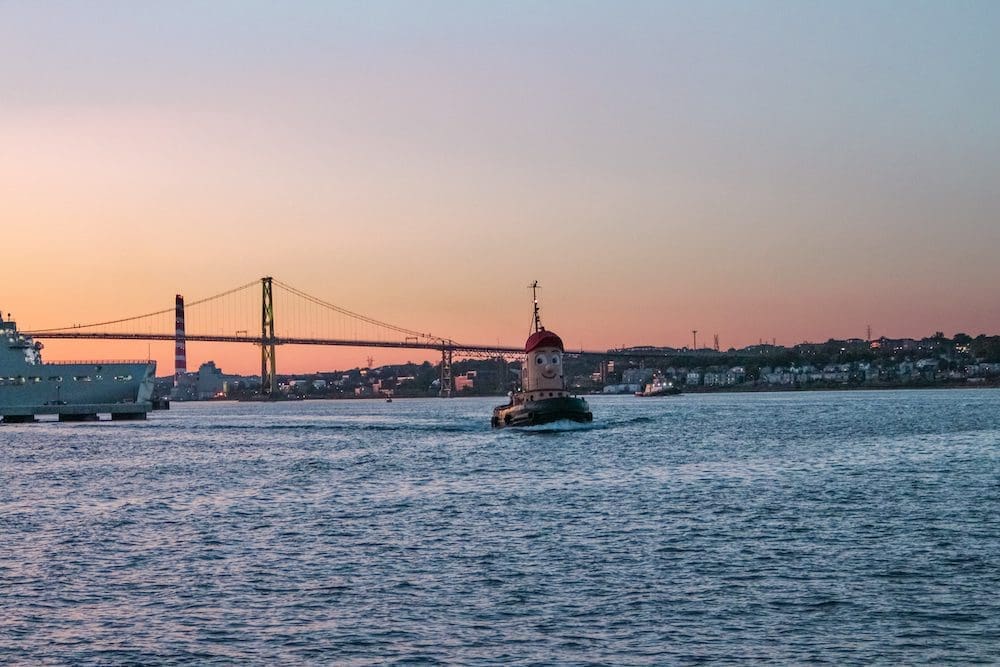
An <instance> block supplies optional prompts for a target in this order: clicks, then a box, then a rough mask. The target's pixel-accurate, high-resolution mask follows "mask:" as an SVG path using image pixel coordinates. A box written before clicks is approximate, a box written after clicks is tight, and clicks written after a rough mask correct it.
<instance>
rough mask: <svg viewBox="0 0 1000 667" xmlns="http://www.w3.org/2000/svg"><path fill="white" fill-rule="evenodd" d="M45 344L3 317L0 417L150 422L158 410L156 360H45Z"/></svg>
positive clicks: (0, 331) (0, 320) (10, 419)
mask: <svg viewBox="0 0 1000 667" xmlns="http://www.w3.org/2000/svg"><path fill="white" fill-rule="evenodd" d="M41 351H42V344H41V343H39V342H35V341H34V340H33V339H32V338H31V337H30V336H26V335H25V334H23V333H20V332H18V330H17V324H16V323H14V322H13V321H9V320H7V321H5V320H4V319H3V316H2V314H0V417H2V418H3V421H4V422H8V423H10V422H26V421H34V419H35V415H42V414H49V415H59V419H60V421H93V420H96V419H98V415H99V414H102V413H103V414H109V415H110V416H111V419H114V420H119V419H144V418H145V417H146V413H147V412H148V411H149V410H150V409H152V404H151V403H150V398H151V396H152V393H153V383H154V381H155V379H156V362H155V361H81V362H67V363H51V364H46V363H43V362H42V354H41Z"/></svg>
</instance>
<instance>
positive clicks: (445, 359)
mask: <svg viewBox="0 0 1000 667" xmlns="http://www.w3.org/2000/svg"><path fill="white" fill-rule="evenodd" d="M451 355H452V350H451V348H447V347H442V348H441V390H440V392H438V396H440V397H441V398H451V388H452V384H453V383H452V378H451Z"/></svg>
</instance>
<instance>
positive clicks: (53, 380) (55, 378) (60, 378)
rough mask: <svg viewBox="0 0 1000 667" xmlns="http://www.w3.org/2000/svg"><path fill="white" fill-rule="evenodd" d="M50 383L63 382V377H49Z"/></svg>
mask: <svg viewBox="0 0 1000 667" xmlns="http://www.w3.org/2000/svg"><path fill="white" fill-rule="evenodd" d="M49 382H62V376H61V375H50V376H49Z"/></svg>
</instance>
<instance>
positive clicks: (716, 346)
mask: <svg viewBox="0 0 1000 667" xmlns="http://www.w3.org/2000/svg"><path fill="white" fill-rule="evenodd" d="M714 338H715V345H714V347H715V351H716V352H718V351H719V334H715V336H714Z"/></svg>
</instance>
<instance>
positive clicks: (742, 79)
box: [0, 0, 1000, 375]
mask: <svg viewBox="0 0 1000 667" xmlns="http://www.w3.org/2000/svg"><path fill="white" fill-rule="evenodd" d="M998 34H1000V3H996V2H992V1H983V2H971V1H961V0H956V1H949V2H944V1H941V2H922V1H919V0H912V1H905V2H904V1H896V2H885V1H882V2H880V1H865V2H860V1H858V2H853V1H838V2H800V1H791V0H789V1H768V0H759V1H756V2H741V1H739V0H729V1H725V2H721V1H712V0H708V1H705V2H669V1H665V0H664V1H658V2H641V1H633V2H610V1H609V2H595V1H587V0H577V1H551V2H535V1H531V2H528V1H523V2H517V1H512V2H504V3H493V2H477V1H468V2H450V1H444V0H441V1H420V0H411V1H405V2H403V1H401V2H378V1H374V2H333V1H330V2H254V1H246V0H241V1H239V2H236V1H232V2H226V1H217V2H211V3H204V2H186V1H183V0H175V1H172V2H164V3H135V2H128V1H121V2H104V1H100V0H98V1H96V2H88V3H73V2H57V1H51V2H49V1H45V0H41V1H31V2H28V1H19V0H6V1H5V0H0V63H2V64H0V226H2V229H3V243H2V247H3V249H4V253H3V274H4V276H5V280H4V281H3V287H2V289H0V309H2V310H3V312H4V313H7V312H10V313H12V314H13V315H14V317H15V319H17V321H18V323H19V325H20V326H21V327H22V328H25V329H29V328H30V329H41V328H46V327H50V326H62V325H65V324H70V323H87V322H96V321H103V320H107V319H115V318H119V317H127V316H130V315H137V314H142V313H147V312H151V311H156V310H161V309H166V308H170V307H172V305H173V297H174V294H177V293H180V294H184V295H185V297H186V298H188V299H189V300H194V299H197V298H200V297H204V296H209V295H212V294H216V293H219V292H223V291H225V290H227V289H229V288H232V287H236V286H238V285H243V284H245V283H248V282H250V281H253V280H256V279H259V278H260V277H262V276H265V275H272V276H274V277H275V278H278V279H280V280H281V281H283V282H284V283H287V284H290V285H293V286H295V287H297V288H299V289H301V290H303V291H305V292H307V293H309V294H312V295H314V296H316V297H319V298H321V299H323V300H325V301H328V302H331V303H335V304H337V305H338V306H342V307H344V308H347V309H350V310H352V311H355V312H359V313H363V314H365V315H368V316H371V317H374V318H376V319H379V320H384V321H389V322H392V323H396V324H399V325H401V326H404V327H406V328H411V329H415V330H418V331H431V332H434V333H436V334H438V335H444V336H447V337H450V338H453V339H455V340H460V341H465V342H469V343H484V344H491V343H497V342H499V343H501V344H504V345H519V344H521V343H522V342H523V340H524V338H525V337H526V335H527V333H528V324H529V322H530V315H531V310H530V309H531V296H530V291H529V290H527V289H526V287H527V285H529V284H530V283H531V282H532V281H533V280H538V281H539V283H540V284H541V285H542V291H541V303H542V315H543V322H544V323H545V324H546V326H547V327H548V328H550V329H553V330H555V331H557V332H558V333H559V334H560V335H561V336H562V337H563V338H564V340H565V341H566V343H567V345H568V346H570V347H584V348H587V349H601V348H606V347H611V346H621V345H670V346H682V345H689V344H690V343H691V331H692V330H694V329H697V330H698V331H699V343H701V342H709V341H710V340H711V338H710V337H711V336H712V335H713V334H718V336H719V339H720V343H721V345H722V347H723V348H728V347H730V346H734V347H741V346H744V345H747V344H752V343H756V342H758V341H759V340H761V339H764V340H770V339H775V340H777V342H778V343H779V344H788V345H790V344H794V343H797V342H802V341H823V340H827V339H828V338H846V337H864V336H865V331H866V327H867V326H869V325H870V326H871V329H872V333H873V335H874V336H881V335H886V336H892V337H904V336H911V337H922V336H926V335H930V334H932V333H934V332H935V331H943V332H945V333H946V334H948V335H951V334H953V333H955V332H959V331H962V332H966V333H971V334H972V335H976V334H978V333H994V334H995V333H1000V293H998V285H1000V262H998V261H997V253H998V250H1000V40H998V39H996V35H998ZM147 355H151V356H153V357H154V358H156V359H157V360H158V362H159V372H160V374H161V375H162V374H167V373H168V372H169V371H170V370H172V366H173V362H172V357H173V349H172V345H171V344H169V343H152V344H147V343H118V342H114V341H100V342H91V343H71V342H66V341H51V342H49V343H47V345H46V350H45V358H46V360H49V361H54V360H65V359H79V358H117V357H128V358H145V357H146V356H147ZM188 356H189V362H188V364H189V367H197V364H198V363H201V362H203V361H206V360H209V359H214V360H215V361H216V362H217V363H219V365H220V366H221V367H222V368H223V369H224V370H225V371H226V372H239V373H251V372H254V371H255V370H259V363H260V361H259V352H257V351H256V350H255V349H254V348H252V347H250V346H238V345H237V346H233V345H230V346H221V345H215V346H212V345H207V344H201V345H196V344H194V343H192V344H190V345H189V349H188ZM368 356H372V357H373V358H374V359H375V363H376V365H378V364H380V363H393V362H399V361H405V360H408V359H412V360H418V361H419V360H423V359H424V358H426V357H424V356H421V353H418V352H388V351H385V350H374V351H371V350H362V349H353V348H307V349H304V348H295V349H293V348H282V349H281V350H279V352H278V365H279V372H308V371H313V370H332V369H337V368H351V367H355V366H358V365H363V364H364V363H365V360H366V358H367V357H368Z"/></svg>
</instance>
